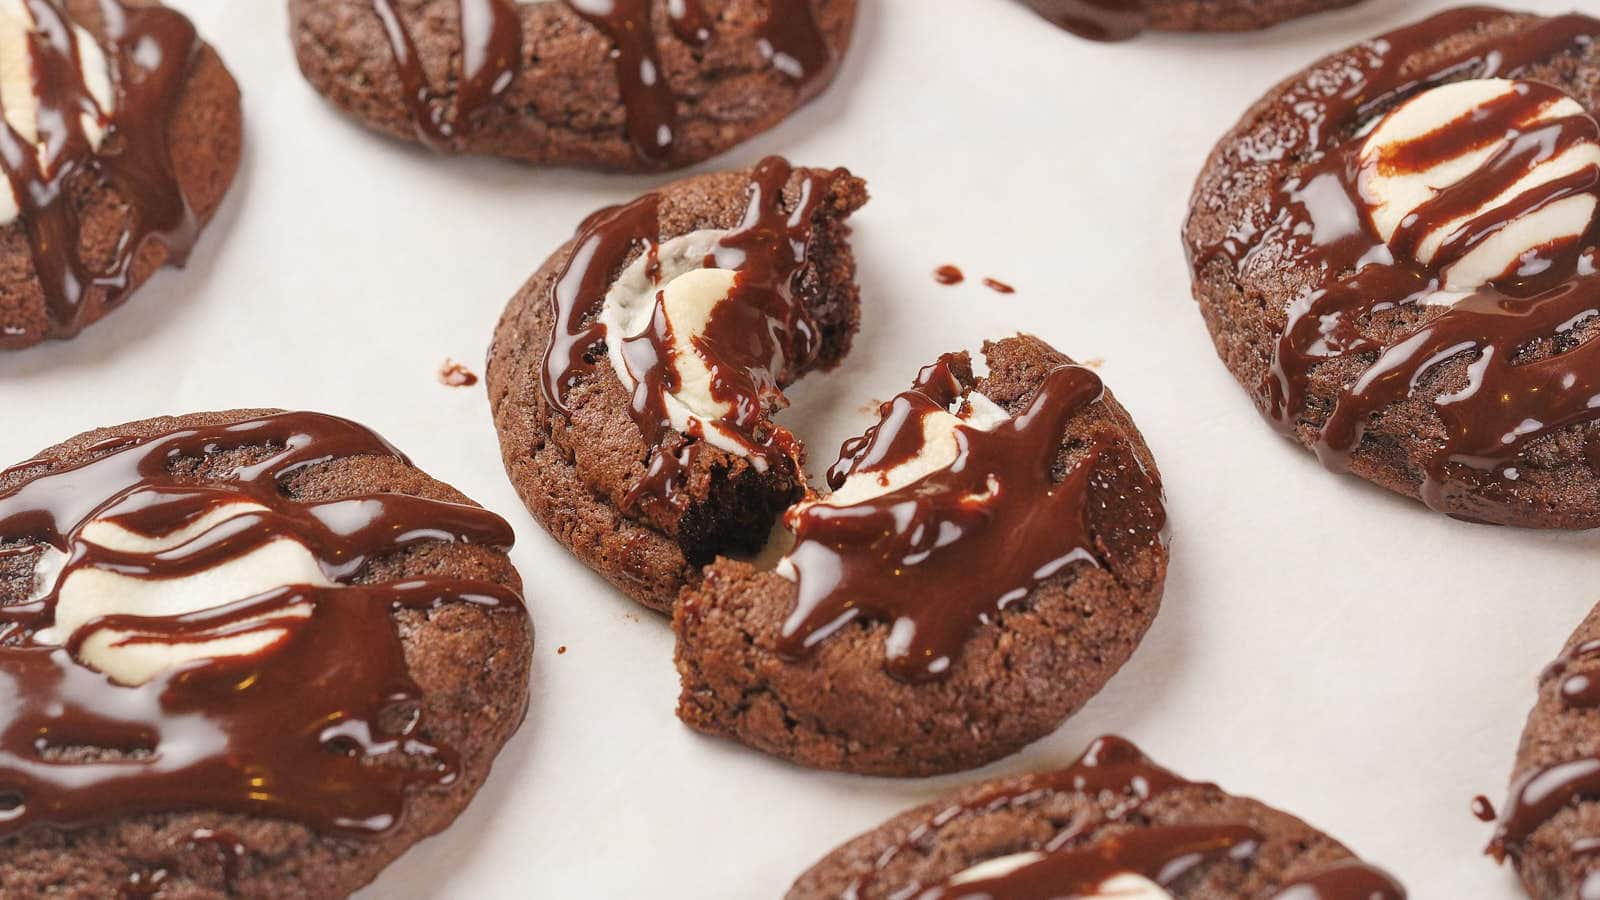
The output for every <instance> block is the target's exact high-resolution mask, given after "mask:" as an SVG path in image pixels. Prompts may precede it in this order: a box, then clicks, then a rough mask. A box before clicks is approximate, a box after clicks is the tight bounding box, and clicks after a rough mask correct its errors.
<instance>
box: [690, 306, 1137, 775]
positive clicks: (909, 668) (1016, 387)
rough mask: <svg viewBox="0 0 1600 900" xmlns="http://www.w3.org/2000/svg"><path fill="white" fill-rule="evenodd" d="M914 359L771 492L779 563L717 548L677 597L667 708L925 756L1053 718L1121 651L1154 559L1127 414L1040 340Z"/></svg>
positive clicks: (989, 745) (977, 752) (894, 757)
mask: <svg viewBox="0 0 1600 900" xmlns="http://www.w3.org/2000/svg"><path fill="white" fill-rule="evenodd" d="M984 353H985V355H986V356H987V358H988V366H989V374H988V375H987V376H985V377H983V378H974V377H973V375H972V371H971V367H970V364H969V362H968V360H967V359H966V357H965V354H956V355H951V356H946V357H944V358H942V359H941V360H940V361H939V362H937V363H935V364H934V365H932V366H929V367H928V368H926V369H924V370H923V372H922V374H921V376H919V378H918V379H917V383H916V385H915V386H914V387H913V388H912V389H911V390H909V391H907V392H905V393H903V394H901V395H899V396H898V397H896V398H895V399H894V400H892V401H891V402H889V403H887V404H885V405H884V407H883V409H882V420H881V421H880V422H879V424H878V425H876V426H874V427H873V428H872V429H871V430H869V431H868V432H867V433H866V434H865V435H863V436H862V437H860V438H857V439H855V440H853V441H850V442H848V443H846V444H845V446H844V449H843V452H842V453H841V456H840V459H839V462H838V463H837V464H835V466H834V467H833V469H832V471H831V472H830V485H831V487H833V491H832V492H831V493H828V494H826V495H823V496H819V497H813V498H811V499H808V500H807V501H806V502H804V503H802V504H800V505H798V506H797V507H795V508H793V509H791V510H789V512H788V513H787V515H786V516H785V524H786V526H787V527H788V530H789V531H790V532H791V533H792V535H793V537H794V540H795V543H794V545H793V547H792V548H791V549H790V550H789V551H788V552H787V554H786V555H784V557H783V558H782V560H781V561H780V562H779V563H778V565H777V568H776V570H762V569H758V568H756V567H755V566H753V565H751V564H749V563H746V562H741V561H736V560H732V559H727V558H722V559H719V560H717V562H715V563H714V564H713V565H711V566H709V567H707V569H706V573H705V580H704V582H703V583H702V584H701V585H699V586H698V587H695V588H690V589H688V590H686V591H685V592H684V595H683V597H682V598H681V599H680V600H679V602H678V608H677V611H676V613H675V615H674V618H673V628H674V630H675V631H676V632H677V635H678V647H677V653H676V658H677V664H678V671H679V674H680V676H681V678H682V682H683V690H682V693H681V695H680V698H679V703H678V715H679V717H680V718H681V719H683V720H684V721H685V722H687V723H688V724H689V725H691V726H693V727H695V728H697V729H699V730H701V731H704V732H707V733H709V734H714V735H719V736H724V737H729V738H732V739H734V740H737V741H740V742H741V743H744V744H746V745H748V746H750V747H753V748H755V749H758V750H761V751H763V752H766V753H770V754H772V755H774V756H778V757H781V758H784V759H787V760H791V761H793V762H796V763H798V764H800V765H804V766H811V767H814V768H822V769H836V770H841V771H847V772H858V773H865V774H876V775H895V776H909V775H929V774H935V773H939V772H950V771H956V770H959V769H966V768H971V767H974V766H978V765H982V764H983V763H986V762H989V761H990V760H993V759H997V758H999V757H1001V756H1005V755H1007V754H1009V753H1012V752H1014V751H1015V750H1017V749H1019V748H1021V747H1022V746H1023V745H1025V744H1027V743H1029V742H1031V741H1034V740H1036V739H1038V738H1040V737H1042V736H1044V735H1046V734H1049V733H1050V732H1051V731H1053V730H1055V729H1056V727H1058V726H1059V725H1060V724H1061V722H1062V721H1063V720H1064V719H1066V718H1067V716H1069V715H1071V714H1072V713H1073V712H1075V711H1076V710H1077V709H1078V708H1079V707H1081V706H1082V705H1083V703H1084V702H1085V701H1086V700H1088V699H1089V697H1091V696H1093V695H1094V694H1095V693H1096V692H1098V691H1099V689H1100V688H1101V687H1102V686H1103V685H1104V684H1105V683H1106V681H1107V680H1109V679H1110V678H1111V676H1112V675H1113V674H1115V673H1116V671H1117V670H1118V669H1119V668H1121V666H1122V664H1123V663H1124V662H1126V661H1127V659H1128V657H1129V656H1131V655H1132V653H1133V650H1134V648H1135V647H1136V646H1137V645H1138V643H1139V640H1140V639H1141V638H1142V637H1143V636H1144V633H1145V630H1146V629H1147V628H1149V626H1150V623H1151V622H1152V621H1153V620H1154V618H1155V615H1156V611H1157V609H1158V608H1159V606H1160V602H1161V594H1162V588H1163V585H1164V582H1165V578H1166V569H1167V559H1168V555H1167V547H1166V544H1165V541H1164V538H1163V529H1164V527H1165V524H1166V514H1165V511H1164V509H1163V506H1162V497H1161V484H1160V477H1159V475H1158V474H1157V471H1156V468H1155V461H1154V460H1153V459H1152V458H1151V456H1150V451H1149V449H1148V448H1147V447H1146V446H1145V443H1144V440H1143V438H1142V437H1141V436H1140V434H1139V432H1138V429H1137V428H1136V427H1135V426H1134V424H1133V421H1132V420H1131V419H1130V418H1129V417H1128V414H1127V412H1126V411H1125V410H1123V408H1122V407H1121V406H1120V405H1119V404H1118V403H1117V402H1116V400H1115V398H1113V397H1112V396H1111V394H1110V392H1108V391H1106V390H1105V389H1104V386H1103V385H1102V384H1101V382H1100V379H1099V378H1098V377H1097V376H1096V375H1095V374H1094V373H1093V372H1091V371H1089V370H1088V369H1085V368H1081V367H1079V366H1076V365H1073V364H1072V362H1071V360H1069V359H1068V358H1067V357H1066V356H1064V355H1062V354H1060V353H1058V352H1057V351H1055V350H1054V349H1052V348H1051V347H1049V346H1048V345H1046V344H1045V343H1044V342H1043V341H1040V340H1039V339H1037V338H1033V337H1016V338H1008V339H1006V340H1003V341H999V342H995V343H991V344H988V345H986V346H985V348H984Z"/></svg>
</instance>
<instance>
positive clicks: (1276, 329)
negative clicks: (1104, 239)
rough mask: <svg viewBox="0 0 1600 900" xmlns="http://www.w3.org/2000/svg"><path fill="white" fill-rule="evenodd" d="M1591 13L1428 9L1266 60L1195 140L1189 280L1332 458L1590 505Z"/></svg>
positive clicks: (1223, 342) (1520, 504)
mask: <svg viewBox="0 0 1600 900" xmlns="http://www.w3.org/2000/svg"><path fill="white" fill-rule="evenodd" d="M1597 37H1600V19H1595V18H1592V17H1589V16H1585V15H1580V14H1576V13H1575V14H1572V15H1566V16H1559V17H1555V18H1540V17H1537V16H1531V15H1524V14H1516V13H1510V12H1503V11H1499V10H1496V9H1492V8H1488V7H1481V6H1480V7H1468V8H1461V9H1453V10H1447V11H1445V12H1442V13H1439V14H1438V15H1436V16H1434V17H1432V18H1430V19H1427V20H1425V21H1422V22H1419V23H1416V24H1414V25H1411V26H1408V27H1406V28H1402V29H1400V30H1398V31H1394V32H1391V33H1389V34H1386V35H1382V36H1380V37H1378V38H1375V39H1373V40H1371V41H1368V42H1365V43H1363V44H1359V45H1357V46H1355V47H1352V48H1350V49H1348V50H1345V51H1342V52H1340V53H1336V54H1334V55H1333V56H1331V57H1328V58H1327V59H1325V60H1323V61H1321V62H1318V63H1317V64H1315V65H1313V66H1312V67H1311V68H1309V69H1307V70H1305V71H1304V72H1302V73H1300V74H1298V75H1296V76H1294V77H1292V78H1290V79H1289V80H1287V81H1285V82H1284V83H1283V84H1281V85H1279V86H1278V87H1277V88H1275V89H1274V90H1273V91H1272V92H1270V93H1269V94H1267V96H1266V97H1264V98H1263V99H1262V100H1261V101H1260V102H1258V103H1257V104H1256V105H1255V106H1254V107H1252V108H1251V110H1250V111H1249V112H1248V113H1247V114H1246V115H1245V117H1244V119H1243V120H1242V121H1241V122H1240V123H1239V125H1238V126H1237V127H1235V128H1234V130H1233V131H1232V132H1231V133H1229V134H1228V135H1227V136H1226V137H1225V138H1223V140H1222V142H1221V143H1220V144H1219V145H1218V146H1217V148H1216V150H1215V151H1214V152H1213V153H1212V155H1211V158H1210V160H1209V161H1208V162H1207V164H1206V167H1205V170H1204V171H1203V172H1202V173H1201V175H1200V179H1199V183H1198V185H1197V187H1196V189H1195V194H1194V198H1193V201H1192V207H1191V211H1190V216H1189V220H1188V223H1187V225H1186V227H1185V231H1184V237H1185V240H1186V244H1187V249H1188V252H1189V257H1190V260H1191V262H1192V264H1193V273H1194V295H1195V297H1196V299H1198V300H1199V303H1200V308H1201V311H1202V312H1203V313H1204V315H1205V319H1206V324H1207V326H1208V327H1209V328H1210V330H1211V335H1212V339H1213V341H1214V343H1215V345H1216V349H1217V352H1218V353H1219V354H1220V355H1221V357H1222V359H1223V362H1224V363H1226V364H1227V366H1228V368H1229V369H1230V370H1231V371H1232V372H1233V374H1234V376H1235V377H1236V378H1237V379H1238V380H1239V382H1240V383H1241V384H1242V385H1243V386H1244V387H1245V389H1246V390H1247V391H1249V392H1250V395H1251V397H1252V398H1253V399H1254V400H1255V402H1256V405H1257V407H1258V408H1259V409H1260V410H1261V411H1262V412H1263V413H1264V414H1265V415H1266V417H1267V418H1268V419H1269V421H1271V422H1272V423H1273V424H1274V425H1275V426H1276V427H1277V428H1278V429H1280V430H1281V431H1282V432H1283V433H1284V434H1286V435H1287V436H1289V437H1291V438H1292V439H1294V440H1295V441H1297V442H1299V443H1301V444H1303V445H1304V446H1306V447H1308V448H1311V449H1313V450H1315V451H1316V453H1317V454H1318V456H1319V457H1321V459H1322V460H1323V461H1324V462H1325V463H1326V464H1327V465H1328V466H1329V467H1330V468H1332V469H1334V470H1336V471H1348V472H1350V473H1352V474H1355V475H1357V476H1360V477H1362V478H1365V479H1367V480H1370V481H1373V482H1375V483H1377V484H1379V485H1382V486H1384V487H1386V488H1388V489H1390V490H1393V491H1396V492H1398V493H1402V494H1406V495H1409V496H1412V497H1418V498H1421V499H1422V500H1424V501H1425V502H1427V503H1428V505H1429V506H1431V507H1433V508H1434V509H1437V510H1440V511H1443V512H1446V513H1449V514H1451V515H1454V516H1457V517H1461V518H1465V519H1469V520H1473V521H1481V522H1491V523H1497V524H1511V525H1523V526H1530V527H1543V528H1589V527H1593V526H1595V525H1600V475H1597V474H1596V466H1597V464H1600V437H1597V435H1600V428H1597V426H1596V424H1595V420H1596V418H1597V417H1600V404H1596V403H1595V402H1593V400H1594V397H1595V396H1596V395H1597V394H1600V381H1597V379H1596V375H1595V373H1596V372H1600V343H1596V342H1595V341H1594V340H1593V338H1594V336H1595V335H1596V334H1597V333H1600V317H1597V316H1596V315H1595V313H1594V310H1595V309H1596V308H1597V306H1600V274H1597V272H1600V265H1597V263H1600V257H1597V251H1596V246H1597V244H1600V216H1597V215H1596V212H1597V201H1600V124H1597V123H1596V119H1595V116H1596V114H1597V112H1600V43H1597V42H1596V41H1595V38H1597Z"/></svg>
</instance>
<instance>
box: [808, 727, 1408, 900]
mask: <svg viewBox="0 0 1600 900" xmlns="http://www.w3.org/2000/svg"><path fill="white" fill-rule="evenodd" d="M787 896H788V900H811V898H819V900H820V898H824V897H857V898H861V900H876V898H888V897H911V896H916V897H942V898H956V897H971V898H978V897H1006V898H1030V897H1041V898H1043V897H1067V896H1071V897H1086V898H1094V897H1105V898H1139V900H1170V898H1182V900H1190V898H1196V900H1198V898H1207V900H1210V898H1241V897H1252V898H1261V900H1268V898H1272V900H1279V898H1281V900H1404V898H1405V896H1406V893H1405V890H1404V889H1403V888H1402V887H1401V886H1400V885H1399V883H1397V882H1396V881H1395V880H1394V879H1393V878H1391V877H1390V876H1389V875H1387V874H1386V873H1384V872H1383V871H1381V870H1379V869H1377V868H1376V867H1374V866H1371V865H1368V864H1366V863H1363V862H1361V861H1360V860H1358V859H1356V858H1355V856H1354V855H1352V854H1351V852H1350V851H1349V850H1347V849H1345V848H1344V846H1342V845H1341V844H1339V842H1337V841H1335V840H1334V839H1333V838H1330V837H1328V836H1327V835H1325V834H1322V833H1321V832H1319V831H1317V830H1316V829H1314V828H1312V827H1311V826H1309V825H1307V824H1305V823H1304V822H1302V821H1300V820H1299V819H1296V818H1295V817H1293V816H1291V815H1289V814H1287V813H1283V812H1279V811H1278V810H1276V809H1273V808H1271V807H1269V806H1266V805H1264V804H1262V803H1259V802H1257V801H1255V800H1250V799H1246V798H1242V797H1234V796H1230V795H1229V794H1226V793H1224V792H1223V791H1222V790H1221V789H1220V788H1218V787H1217V786H1216V785H1214V784H1201V783H1196V782H1190V781H1186V780H1184V779H1183V778H1181V777H1179V776H1177V775H1174V774H1173V773H1171V772H1169V771H1167V770H1165V769H1162V768H1160V767H1159V766H1157V765H1155V764H1154V763H1153V762H1151V761H1150V760H1149V759H1147V758H1146V757H1145V756H1144V755H1143V754H1142V753H1140V752H1139V750H1138V749H1137V748H1135V747H1134V746H1133V745H1132V744H1130V743H1128V742H1127V741H1126V740H1123V739H1122V738H1117V737H1109V736H1108V737H1102V738H1100V739H1098V740H1096V741H1095V742H1094V743H1092V744H1091V745H1090V746H1089V749H1088V751H1087V752H1086V753H1085V754H1084V755H1083V757H1082V758H1080V759H1079V760H1078V761H1077V762H1075V763H1073V764H1072V766H1070V767H1068V768H1066V769H1061V770H1059V771H1055V772H1042V773H1038V774H1033V775H1023V776H1019V777H1014V778H1006V779H1001V780H998V781H990V782H986V783H983V784H977V785H973V786H972V787H969V788H967V789H965V790H963V791H961V792H959V793H957V794H955V795H954V796H953V797H948V798H945V799H943V800H940V801H937V802H934V803H930V804H928V805H926V806H923V807H920V808H918V809H913V810H911V811H909V812H906V813H903V814H901V815H899V816H896V817H895V818H893V819H890V820H889V821H888V822H885V823H884V824H883V825H881V826H879V827H878V828H876V829H874V830H873V831H869V832H867V833H866V834H863V835H861V836H859V837H857V838H855V839H854V840H852V841H850V842H848V843H846V844H844V845H843V846H841V847H839V848H838V849H836V850H834V851H833V852H832V853H830V854H829V855H828V856H826V857H825V858H823V860H822V861H821V862H819V863H817V864H816V865H815V866H813V867H812V868H811V869H810V870H809V871H807V872H806V873H805V874H803V875H801V876H800V878H799V880H797V881H796V882H795V883H794V886H793V887H791V888H790V889H789V893H788V895H787Z"/></svg>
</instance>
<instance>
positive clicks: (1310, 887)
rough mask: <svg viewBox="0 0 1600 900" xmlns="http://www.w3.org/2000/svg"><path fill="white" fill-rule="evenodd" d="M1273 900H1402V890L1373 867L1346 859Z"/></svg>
mask: <svg viewBox="0 0 1600 900" xmlns="http://www.w3.org/2000/svg"><path fill="white" fill-rule="evenodd" d="M1273 900H1406V890H1405V888H1403V887H1401V886H1400V882H1398V881H1395V880H1394V877H1393V876H1391V875H1390V874H1389V873H1388V872H1385V871H1383V870H1382V869H1380V868H1378V867H1377V866H1373V865H1368V864H1367V863H1364V862H1361V861H1360V860H1357V859H1347V860H1345V861H1343V862H1338V863H1334V864H1333V865H1331V866H1329V867H1327V868H1326V869H1323V870H1321V871H1319V872H1317V873H1316V874H1314V875H1311V876H1308V877H1306V878H1302V879H1300V880H1298V881H1295V882H1293V883H1292V884H1289V885H1287V886H1286V887H1284V889H1283V890H1281V891H1279V892H1278V893H1276V894H1274V895H1273Z"/></svg>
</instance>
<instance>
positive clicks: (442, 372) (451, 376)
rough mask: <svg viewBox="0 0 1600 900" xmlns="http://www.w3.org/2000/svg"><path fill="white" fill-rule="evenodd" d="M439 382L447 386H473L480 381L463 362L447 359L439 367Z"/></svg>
mask: <svg viewBox="0 0 1600 900" xmlns="http://www.w3.org/2000/svg"><path fill="white" fill-rule="evenodd" d="M439 383H440V384H442V385H444V386H445V387H472V386H473V385H475V384H477V383H478V376H477V374H476V373H474V372H473V371H472V370H471V369H469V368H467V367H466V366H463V365H462V364H461V363H458V362H456V361H455V360H453V359H447V360H445V361H444V364H443V365H441V366H440V367H439Z"/></svg>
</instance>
